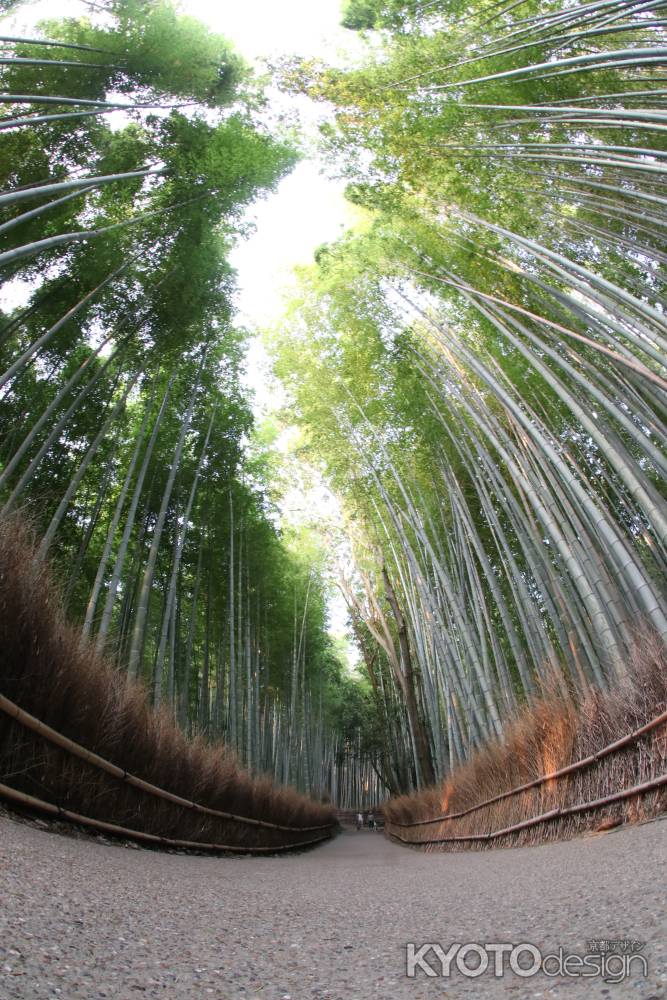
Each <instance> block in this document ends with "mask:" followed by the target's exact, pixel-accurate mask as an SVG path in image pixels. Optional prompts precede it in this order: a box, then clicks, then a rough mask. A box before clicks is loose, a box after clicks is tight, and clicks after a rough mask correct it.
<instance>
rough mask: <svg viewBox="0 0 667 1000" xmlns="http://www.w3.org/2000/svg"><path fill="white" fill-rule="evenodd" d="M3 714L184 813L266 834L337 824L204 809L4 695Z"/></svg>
mask: <svg viewBox="0 0 667 1000" xmlns="http://www.w3.org/2000/svg"><path fill="white" fill-rule="evenodd" d="M0 711H3V712H4V713H5V714H6V715H9V716H10V718H12V719H14V721H15V722H18V723H20V724H21V725H22V726H24V727H25V728H26V729H30V730H31V731H32V732H34V733H37V734H38V735H39V736H41V737H43V739H45V740H48V741H49V742H50V743H53V744H54V745H55V746H58V747H60V748H61V749H62V750H66V751H67V752H68V753H71V754H72V755H73V756H74V757H79V758H80V759H81V760H84V761H85V762H86V763H87V764H91V765H92V766H93V767H97V768H99V770H101V771H105V772H106V773H107V774H111V775H113V777H114V778H118V780H119V781H124V782H125V783H126V784H128V785H132V787H133V788H138V789H140V790H141V791H142V792H146V793H148V794H149V795H153V796H155V797H156V798H161V799H165V800H166V801H167V802H172V803H173V804H174V805H177V806H182V807H183V808H184V809H192V810H194V811H195V812H197V813H201V814H203V815H205V816H215V817H216V818H217V819H226V820H231V821H233V822H234V823H244V824H246V825H247V826H260V827H262V828H263V829H266V830H282V831H286V832H289V833H312V832H314V831H316V830H330V829H331V828H332V826H334V824H333V823H324V824H322V825H320V826H285V825H283V824H280V823H270V822H269V821H268V820H264V819H252V818H251V817H249V816H237V815H236V813H230V812H223V811H222V810H220V809H211V808H210V807H209V806H203V805H201V804H200V803H198V802H193V801H191V800H190V799H184V798H181V796H180V795H174V793H173V792H168V791H166V789H164V788H159V787H158V786H157V785H152V784H151V783H150V782H148V781H144V780H143V778H137V777H136V775H134V774H129V773H128V772H127V771H124V770H123V768H122V767H117V766H116V765H115V764H111V763H110V762H109V761H108V760H105V759H104V758H103V757H100V756H98V754H96V753H93V752H92V751H91V750H86V749H85V747H82V746H80V744H78V743H75V742H74V740H70V739H69V738H68V737H67V736H63V735H62V734H61V733H58V732H56V730H55V729H52V728H51V727H50V726H47V725H46V724H45V723H43V722H40V720H39V719H36V718H35V717H34V715H30V714H29V713H28V712H25V711H24V710H23V709H22V708H19V706H18V705H16V704H15V703H14V702H13V701H10V700H9V698H5V696H4V695H2V694H0Z"/></svg>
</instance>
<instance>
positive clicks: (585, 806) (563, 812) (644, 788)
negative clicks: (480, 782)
mask: <svg viewBox="0 0 667 1000" xmlns="http://www.w3.org/2000/svg"><path fill="white" fill-rule="evenodd" d="M663 785H667V774H661V775H660V776H659V777H658V778H653V779H651V781H645V782H643V783H642V784H641V785H633V787H632V788H625V789H623V791H622V792H614V793H613V794H612V795H605V796H603V798H601V799H593V800H591V801H590V802H578V803H577V804H576V805H574V806H565V807H564V808H562V809H550V810H549V812H545V813H541V814H540V815H539V816H533V817H532V818H531V819H525V820H523V821H522V822H521V823H515V824H514V825H513V826H506V827H504V828H503V829H502V830H493V831H492V832H491V833H471V834H468V835H467V836H457V837H438V838H437V839H434V840H411V839H409V838H408V837H401V835H400V834H398V833H392V832H391V830H389V836H390V837H393V838H394V839H395V840H399V841H400V842H401V843H402V844H411V845H415V846H423V847H428V845H429V844H456V843H475V842H482V843H483V842H486V841H489V840H496V839H497V838H498V837H506V836H507V835H508V834H510V833H518V832H519V831H520V830H526V829H528V828H529V827H531V826H538V825H539V824H540V823H548V822H549V821H550V820H552V819H562V818H563V817H564V816H574V815H575V814H576V813H581V812H589V811H592V810H594V809H602V808H603V807H604V806H608V805H612V804H613V803H614V802H620V801H622V800H623V799H629V798H632V797H633V796H635V795H646V794H647V793H648V792H653V791H655V790H656V789H658V788H662V786H663ZM450 818H453V817H450ZM388 825H394V824H388ZM396 825H398V824H396Z"/></svg>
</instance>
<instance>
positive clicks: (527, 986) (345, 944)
mask: <svg viewBox="0 0 667 1000" xmlns="http://www.w3.org/2000/svg"><path fill="white" fill-rule="evenodd" d="M666 871H667V823H665V822H664V821H660V820H658V821H654V822H652V823H647V824H644V825H642V826H638V827H624V828H621V829H620V830H617V831H614V832H611V833H606V834H596V835H591V836H588V837H584V838H580V839H577V840H572V841H568V842H561V843H557V844H550V845H541V846H537V847H527V848H518V849H514V850H500V851H488V852H480V853H476V852H466V853H454V854H435V855H424V854H420V853H416V852H414V851H411V850H408V849H405V848H401V847H398V846H396V845H394V844H392V843H390V842H388V841H387V840H386V839H385V838H384V837H383V836H382V835H380V834H374V833H370V832H366V831H363V832H361V833H357V832H356V831H345V832H343V833H342V834H341V835H340V836H338V837H337V838H336V839H335V840H334V841H333V842H332V843H328V844H326V845H325V846H324V847H321V848H319V849H317V850H314V851H311V852H309V853H306V854H301V855H297V856H291V857H279V858H276V857H273V858H248V857H245V858H219V857H218V858H213V857H201V856H190V855H171V854H166V853H159V852H151V851H144V850H140V849H128V848H127V847H124V846H119V845H117V844H108V843H105V842H99V841H97V840H90V839H78V838H73V837H71V836H63V835H61V834H59V833H55V832H52V831H51V830H49V829H48V828H46V829H42V828H38V827H36V826H34V825H32V824H26V823H21V822H17V821H15V820H14V819H10V818H7V817H0V900H1V901H2V905H1V907H0V941H1V942H2V947H1V949H0V997H2V1000H47V998H49V1000H50V998H53V997H61V998H63V1000H97V998H109V1000H112V998H113V1000H136V998H138V997H146V998H148V997H150V998H153V997H160V998H164V1000H172V998H178V1000H183V998H188V1000H189V998H199V997H202V998H205V997H216V998H218V1000H237V998H255V1000H285V998H287V997H289V998H290V1000H368V998H370V997H378V998H383V1000H394V998H397V1000H402V998H404V997H405V998H408V997H411V998H415V1000H420V998H423V997H427V998H431V997H439V996H440V997H480V998H486V997H491V998H495V997H509V998H516V1000H523V998H524V997H526V998H528V997H561V996H562V997H564V998H568V997H580V996H581V997H584V996H586V997H600V998H602V997H612V998H613V997H619V998H625V997H629V996H632V997H638V998H641V1000H649V998H653V1000H658V998H659V1000H662V998H663V997H665V996H667V912H666V894H665V872H666ZM626 937H627V938H632V939H636V940H641V941H645V942H646V945H645V948H644V953H645V955H646V956H647V959H648V964H649V976H648V979H646V980H644V979H643V978H636V979H635V978H631V979H630V980H629V981H627V982H625V983H623V984H620V985H613V984H607V983H605V982H603V981H601V980H599V979H595V980H594V981H588V982H581V981H579V982H574V981H572V980H570V981H568V982H564V981H562V980H548V979H546V978H531V979H528V980H522V979H520V978H518V977H516V976H514V975H512V974H506V975H505V976H504V977H503V978H502V979H499V980H495V979H493V978H489V977H488V976H487V975H485V976H484V977H482V978H481V979H464V978H463V977H461V976H460V975H458V974H457V978H455V979H452V980H450V981H445V980H443V979H441V978H436V979H430V980H427V979H426V977H425V975H424V974H422V973H420V974H419V977H418V978H417V979H415V980H408V979H407V978H406V977H405V961H406V945H407V942H414V943H417V944H423V943H425V942H438V943H440V944H441V945H442V946H443V947H444V948H445V949H447V947H449V945H450V944H451V943H453V942H455V941H459V942H506V941H510V942H514V943H517V942H524V941H527V942H532V943H534V944H536V945H537V946H538V947H540V948H541V949H542V950H543V953H544V949H547V950H548V951H549V952H550V953H551V951H555V950H557V948H558V947H559V946H562V947H563V948H564V949H566V950H567V951H570V952H582V953H584V952H585V949H586V947H587V942H588V941H589V940H591V939H593V938H595V939H603V940H604V939H611V938H613V939H618V938H626Z"/></svg>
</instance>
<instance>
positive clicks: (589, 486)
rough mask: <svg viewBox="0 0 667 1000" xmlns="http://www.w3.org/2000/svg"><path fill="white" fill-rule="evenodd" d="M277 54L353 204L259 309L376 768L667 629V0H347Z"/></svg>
mask: <svg viewBox="0 0 667 1000" xmlns="http://www.w3.org/2000/svg"><path fill="white" fill-rule="evenodd" d="M344 23H346V24H347V25H348V27H350V28H355V29H358V30H362V31H366V32H370V33H371V34H370V38H371V39H372V40H373V44H372V46H371V47H370V48H369V55H368V58H367V60H366V63H365V64H364V65H363V66H362V67H360V68H357V69H353V70H348V71H342V70H340V69H334V68H331V67H327V66H325V65H323V64H321V63H318V62H317V61H314V60H311V61H308V60H291V61H290V60H287V61H286V62H285V63H284V65H283V73H282V84H283V86H284V87H285V88H286V89H287V90H290V91H294V92H298V93H300V92H305V93H309V94H310V95H311V96H312V97H314V98H315V99H316V100H322V101H326V102H329V103H330V105H331V106H332V107H333V114H332V117H331V119H330V121H329V122H328V123H327V124H326V125H325V126H324V127H323V129H322V132H323V142H324V145H325V148H326V150H327V151H328V156H329V159H330V163H331V165H332V168H333V169H334V170H336V171H337V172H338V174H339V175H340V176H343V177H345V178H346V179H347V181H348V195H349V198H350V200H351V201H352V202H353V203H354V204H356V205H357V206H358V209H359V211H358V224H357V226H356V228H355V230H353V231H352V232H350V233H348V235H347V236H346V237H344V238H343V239H342V240H340V241H339V242H338V243H336V244H333V245H329V246H326V247H322V248H321V249H320V251H319V252H318V254H317V262H316V264H315V265H313V266H312V267H311V268H310V269H308V270H306V271H304V274H303V276H302V283H301V293H300V297H299V299H298V300H297V301H295V302H294V303H293V306H292V310H291V313H290V315H289V317H288V320H287V322H286V323H285V325H284V327H283V328H282V329H281V330H280V331H279V332H278V333H277V335H276V338H275V339H276V345H275V353H276V359H277V360H276V364H277V369H278V371H279V372H280V374H281V376H282V377H283V379H284V380H285V381H286V383H287V384H288V385H289V387H290V392H291V405H292V412H293V418H294V419H295V420H297V421H299V422H300V423H301V424H302V425H303V427H304V429H305V432H306V433H307V435H308V441H309V447H310V452H311V456H312V460H313V461H314V462H319V463H320V464H321V466H322V468H323V470H324V474H325V475H326V476H328V477H329V478H330V481H331V482H332V484H333V487H334V489H335V490H336V491H337V492H338V493H339V494H340V496H341V497H342V500H343V503H344V506H345V510H346V512H347V520H348V533H349V534H350V536H351V537H352V539H353V543H354V547H355V553H356V564H357V566H356V571H355V572H352V573H349V572H348V573H346V574H345V577H344V579H343V580H342V583H341V586H342V587H343V590H344V592H345V594H346V597H347V600H348V604H349V607H350V613H351V617H352V621H353V623H354V626H355V630H356V632H357V635H358V639H359V643H360V646H361V648H362V650H363V654H364V660H365V665H366V672H367V674H368V676H369V678H370V681H371V684H372V688H373V693H374V698H375V701H376V705H377V712H378V716H379V717H380V718H382V719H383V723H384V725H383V728H384V732H385V741H384V745H383V746H381V747H379V753H380V755H381V760H382V761H383V774H384V777H385V780H386V783H387V785H388V786H389V787H390V788H391V789H392V790H401V789H405V788H406V787H410V786H412V787H415V786H416V787H419V786H423V785H427V784H429V783H430V782H432V781H433V779H434V778H442V777H443V776H444V775H446V774H447V773H448V772H449V770H450V769H451V768H452V767H454V766H456V764H457V763H459V762H462V761H464V760H466V759H467V758H468V757H469V755H470V753H471V751H472V750H473V749H474V748H476V747H479V746H481V745H483V744H484V743H485V742H486V741H488V740H489V739H493V738H494V737H498V736H499V735H500V734H501V729H502V726H503V723H504V721H505V720H506V719H508V718H511V717H513V716H514V715H515V714H516V712H517V710H518V709H519V708H520V706H521V705H522V704H524V703H525V701H526V700H527V699H529V698H530V697H531V695H533V694H534V693H535V692H537V691H538V690H539V689H544V686H545V684H548V683H553V681H554V678H561V679H562V680H564V682H565V683H566V684H567V685H568V686H569V687H570V688H571V690H573V691H574V692H579V693H580V694H581V693H583V692H584V691H585V690H587V689H588V688H589V687H590V686H591V685H593V686H597V687H603V688H605V687H614V686H617V685H618V684H619V683H621V682H622V681H623V678H624V675H625V674H626V671H627V665H628V662H629V659H630V651H631V649H632V646H633V642H634V640H635V637H636V635H637V633H638V632H639V633H653V634H655V635H657V636H659V637H662V640H663V641H664V639H665V637H667V612H666V605H665V568H666V565H667V549H666V543H667V533H666V528H667V520H666V507H665V478H664V473H665V449H664V446H665V424H664V417H665V404H666V402H667V396H666V395H665V390H666V389H667V381H666V372H665V362H666V354H665V344H666V341H665V334H666V333H667V327H666V324H665V319H664V308H665V299H664V276H663V264H664V262H665V254H664V231H665V226H666V223H667V215H666V214H665V207H666V206H667V200H666V198H665V185H664V178H665V170H666V168H665V162H664V158H665V155H666V153H665V146H664V130H665V122H666V121H667V118H666V116H665V97H664V94H665V91H664V89H663V87H662V84H663V82H664V78H663V77H662V72H663V71H664V66H665V62H666V61H667V48H666V47H665V38H666V36H665V27H666V26H667V21H666V20H665V19H664V4H663V3H660V2H652V0H649V2H641V0H639V2H638V0H593V2H586V3H581V4H576V5H575V4H570V3H562V2H540V3H533V2H530V0H527V2H518V3H517V2H513V3H511V4H505V3H503V2H488V3H486V2H479V3H470V2H468V3H465V2H464V3H460V2H457V0H435V2H424V3H419V2H414V0H411V2H407V3H406V2H401V0H350V2H349V3H348V4H347V7H346V11H345V21H344Z"/></svg>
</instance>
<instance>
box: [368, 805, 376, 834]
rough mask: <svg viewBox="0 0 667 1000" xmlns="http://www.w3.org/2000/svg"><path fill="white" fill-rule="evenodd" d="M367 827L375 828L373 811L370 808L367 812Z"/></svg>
mask: <svg viewBox="0 0 667 1000" xmlns="http://www.w3.org/2000/svg"><path fill="white" fill-rule="evenodd" d="M368 829H369V830H374V829H375V813H374V812H373V810H372V809H371V811H370V812H369V814H368Z"/></svg>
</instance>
